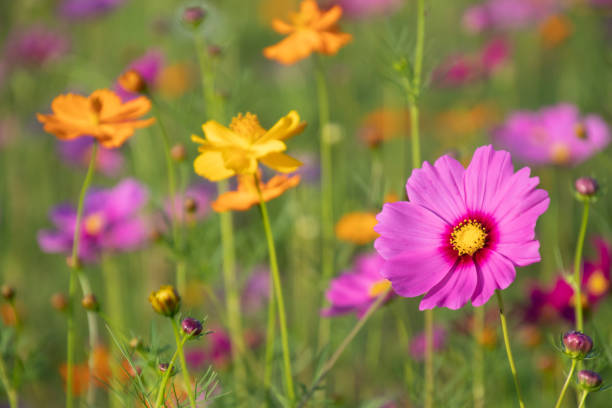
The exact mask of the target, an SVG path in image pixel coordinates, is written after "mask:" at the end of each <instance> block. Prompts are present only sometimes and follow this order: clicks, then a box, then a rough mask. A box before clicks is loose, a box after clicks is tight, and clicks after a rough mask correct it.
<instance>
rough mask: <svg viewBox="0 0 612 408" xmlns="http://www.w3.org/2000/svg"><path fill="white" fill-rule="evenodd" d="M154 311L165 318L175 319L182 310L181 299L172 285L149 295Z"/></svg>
mask: <svg viewBox="0 0 612 408" xmlns="http://www.w3.org/2000/svg"><path fill="white" fill-rule="evenodd" d="M149 302H151V306H153V310H155V311H156V312H157V313H159V314H162V315H164V316H168V317H173V316H174V315H175V314H176V313H177V312H178V311H179V309H180V308H181V297H180V296H179V294H178V292H177V291H176V289H175V288H174V287H173V286H171V285H164V286H162V287H160V288H159V290H157V291H155V292H151V294H150V295H149Z"/></svg>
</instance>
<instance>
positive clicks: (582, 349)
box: [563, 330, 593, 360]
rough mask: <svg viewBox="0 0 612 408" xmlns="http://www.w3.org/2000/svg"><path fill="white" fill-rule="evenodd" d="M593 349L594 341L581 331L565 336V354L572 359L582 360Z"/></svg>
mask: <svg viewBox="0 0 612 408" xmlns="http://www.w3.org/2000/svg"><path fill="white" fill-rule="evenodd" d="M592 349H593V340H591V338H590V337H589V336H587V335H586V334H584V333H581V332H579V331H575V330H572V331H569V332H567V333H565V334H564V335H563V352H564V353H565V354H567V355H568V356H569V357H570V358H573V359H577V360H582V359H583V358H585V357H586V356H587V354H589V353H590V352H591V350H592Z"/></svg>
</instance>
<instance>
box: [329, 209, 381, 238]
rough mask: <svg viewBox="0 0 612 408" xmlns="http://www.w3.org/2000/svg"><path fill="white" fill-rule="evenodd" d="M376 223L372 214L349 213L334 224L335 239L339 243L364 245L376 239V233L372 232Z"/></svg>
mask: <svg viewBox="0 0 612 408" xmlns="http://www.w3.org/2000/svg"><path fill="white" fill-rule="evenodd" d="M377 223H378V221H376V214H374V213H371V212H359V211H355V212H350V213H348V214H345V215H344V216H342V218H340V221H338V223H337V224H336V238H338V239H339V240H340V241H346V242H351V243H353V244H357V245H365V244H367V243H370V242H372V241H374V240H375V239H376V238H378V233H377V232H376V231H374V227H375V226H376V224H377Z"/></svg>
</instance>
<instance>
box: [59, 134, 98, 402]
mask: <svg viewBox="0 0 612 408" xmlns="http://www.w3.org/2000/svg"><path fill="white" fill-rule="evenodd" d="M97 153H98V144H97V143H94V145H93V147H92V149H91V158H90V159H89V167H88V168H87V173H86V174H85V180H84V181H83V185H82V186H81V192H80V194H79V202H78V205H77V214H76V222H75V225H74V236H73V241H72V256H71V257H70V266H71V268H72V269H71V270H70V283H69V286H68V297H69V300H70V307H69V308H68V316H67V320H68V322H67V326H68V328H67V331H68V333H67V340H66V349H67V350H66V353H67V355H66V369H67V372H66V408H72V407H73V406H74V405H73V398H72V384H73V378H74V373H73V366H74V342H75V327H74V303H75V295H76V289H77V277H78V274H79V270H80V265H79V241H80V239H81V234H80V232H81V218H82V217H83V203H84V202H85V194H86V193H87V189H88V188H89V184H91V179H92V178H93V174H94V169H95V167H96V156H97Z"/></svg>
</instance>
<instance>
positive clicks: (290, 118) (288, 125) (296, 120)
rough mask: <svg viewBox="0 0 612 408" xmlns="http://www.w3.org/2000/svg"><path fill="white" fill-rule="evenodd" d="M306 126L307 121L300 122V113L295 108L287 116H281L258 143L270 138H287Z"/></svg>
mask: <svg viewBox="0 0 612 408" xmlns="http://www.w3.org/2000/svg"><path fill="white" fill-rule="evenodd" d="M305 127H306V122H302V123H300V115H298V113H297V112H296V111H294V110H292V111H291V112H289V113H288V114H287V116H285V117H283V118H281V119H280V120H279V121H278V122H276V123H275V124H274V126H272V127H271V128H270V130H268V131H267V132H266V134H265V135H263V136H262V137H261V138H259V140H257V143H264V142H267V141H269V140H285V139H288V138H290V137H291V136H294V135H296V134H298V133H300V132H301V131H302V130H304V128H305Z"/></svg>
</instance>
